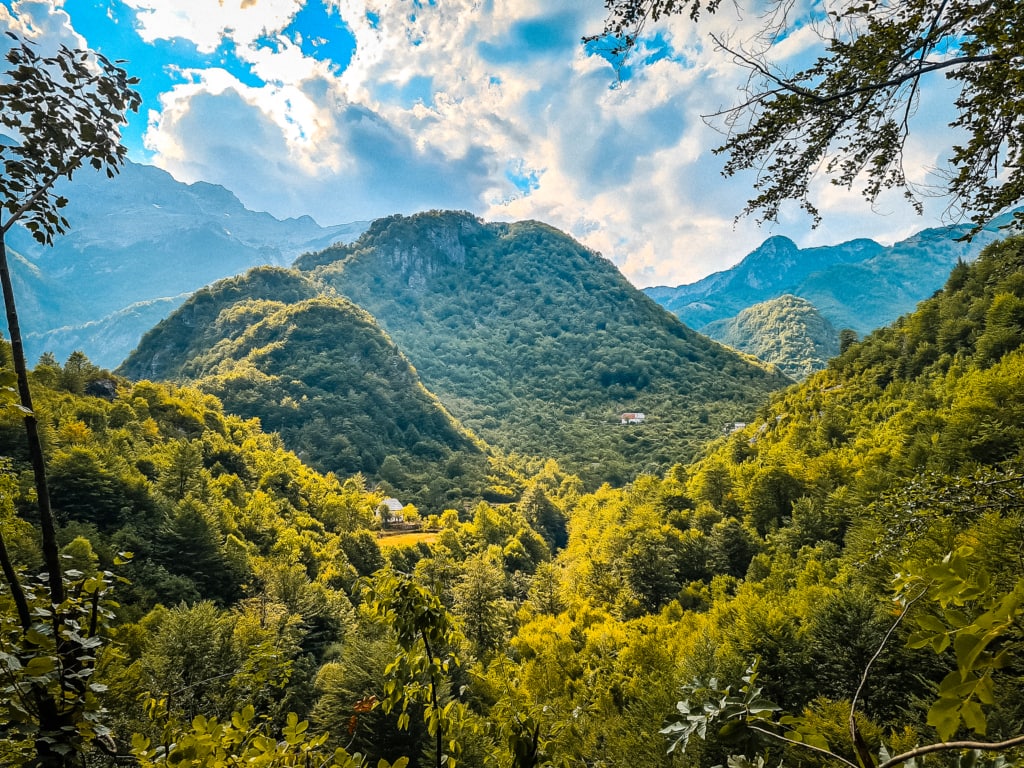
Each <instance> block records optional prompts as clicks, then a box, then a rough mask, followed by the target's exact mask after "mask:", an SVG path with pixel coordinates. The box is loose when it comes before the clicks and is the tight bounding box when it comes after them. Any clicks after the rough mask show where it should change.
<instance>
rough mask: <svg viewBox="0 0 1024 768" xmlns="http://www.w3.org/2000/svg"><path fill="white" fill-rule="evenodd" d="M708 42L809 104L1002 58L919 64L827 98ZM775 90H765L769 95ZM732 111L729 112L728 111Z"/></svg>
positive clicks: (721, 43) (717, 39)
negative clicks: (894, 74)
mask: <svg viewBox="0 0 1024 768" xmlns="http://www.w3.org/2000/svg"><path fill="white" fill-rule="evenodd" d="M711 39H712V40H713V41H714V43H715V45H717V46H718V47H719V48H721V49H722V50H723V51H725V52H726V53H728V54H729V55H730V56H732V57H733V58H735V59H737V60H738V61H739V62H740V64H741V65H743V66H746V67H749V68H750V69H753V70H754V71H756V72H759V73H760V74H761V75H762V76H763V77H765V78H766V79H768V80H770V81H771V82H773V83H775V84H776V85H778V86H779V88H780V89H781V90H784V91H788V92H790V93H794V94H796V95H798V96H803V97H804V98H806V99H808V100H810V101H813V102H814V103H815V104H819V105H821V104H829V103H831V102H834V101H841V100H843V99H846V98H849V97H850V96H856V95H857V94H859V93H870V92H873V91H881V90H884V89H886V88H892V87H894V86H898V85H903V84H904V83H906V82H908V81H910V80H917V79H918V78H920V77H921V76H922V75H926V74H929V73H931V72H937V71H941V70H943V69H949V68H950V67H958V66H960V65H962V64H978V63H982V62H986V61H1001V60H1002V57H1000V56H997V55H995V54H985V55H978V56H959V57H957V58H953V59H946V60H945V61H932V62H925V61H921V62H920V63H919V65H918V66H916V67H914V68H913V69H912V70H909V71H907V72H904V73H902V74H900V75H897V76H895V77H892V78H890V79H888V80H885V81H883V82H880V83H868V84H866V85H859V86H856V87H854V88H846V89H843V90H841V91H839V92H837V93H833V94H829V95H827V96H820V95H819V94H817V93H816V92H815V91H813V90H811V89H809V88H805V87H803V86H802V85H798V84H797V83H796V82H794V81H793V80H789V79H786V78H784V77H781V76H779V75H777V74H775V73H774V72H772V71H771V70H770V69H769V68H768V67H767V66H766V65H765V64H763V63H762V62H760V61H757V60H756V59H754V58H753V57H752V56H751V55H749V54H746V53H744V52H743V51H740V50H735V49H733V48H730V47H729V46H728V45H727V44H726V43H725V42H724V40H723V39H722V38H720V37H718V36H717V35H711ZM772 92H776V91H769V93H772ZM759 100H760V95H758V96H756V97H754V98H752V99H750V101H749V102H748V103H750V102H753V101H759ZM730 111H732V110H730Z"/></svg>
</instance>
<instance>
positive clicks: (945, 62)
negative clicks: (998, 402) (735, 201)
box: [588, 0, 1024, 231]
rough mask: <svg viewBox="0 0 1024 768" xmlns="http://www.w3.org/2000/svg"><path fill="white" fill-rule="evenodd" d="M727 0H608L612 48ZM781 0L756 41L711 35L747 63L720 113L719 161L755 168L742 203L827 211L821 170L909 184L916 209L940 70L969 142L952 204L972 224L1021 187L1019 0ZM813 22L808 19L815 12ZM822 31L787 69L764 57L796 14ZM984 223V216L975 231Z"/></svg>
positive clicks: (836, 177)
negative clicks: (908, 155) (799, 6)
mask: <svg viewBox="0 0 1024 768" xmlns="http://www.w3.org/2000/svg"><path fill="white" fill-rule="evenodd" d="M719 2H720V0H606V2H605V5H606V7H607V8H608V11H609V15H608V18H607V21H606V24H605V29H604V33H603V34H602V35H598V36H596V37H595V38H588V40H593V39H597V38H609V37H610V38H611V39H612V40H614V41H615V52H616V53H617V54H620V55H621V54H623V53H625V52H627V51H628V50H629V49H630V48H632V47H633V46H635V45H636V44H637V42H638V40H639V38H640V35H641V33H642V32H643V29H644V27H645V25H646V24H647V23H648V22H656V21H658V20H659V19H661V18H662V17H665V16H670V15H673V14H682V13H688V14H689V16H690V17H691V19H693V20H695V21H696V20H697V19H698V18H699V17H700V15H701V14H702V13H705V12H706V13H714V12H715V11H716V10H717V8H718V5H719ZM770 5H771V6H773V10H774V11H775V12H774V13H767V14H766V15H765V18H767V19H770V20H771V21H768V22H766V23H765V25H764V26H763V28H762V29H761V30H760V32H759V34H758V35H757V38H756V39H755V40H754V41H751V42H742V41H740V42H734V41H732V40H730V39H728V38H724V37H716V38H714V40H715V43H716V44H717V45H718V46H719V47H720V48H721V49H723V50H724V51H726V52H727V53H729V54H731V55H732V56H733V58H734V60H735V61H736V62H737V63H738V64H739V65H740V66H741V67H743V68H745V69H746V70H747V71H748V72H749V75H750V77H749V79H748V81H747V86H746V89H745V92H744V94H743V96H742V97H741V100H740V102H739V103H738V104H737V105H736V106H734V107H732V108H730V109H727V110H725V111H724V112H722V113H720V114H718V115H715V116H712V117H713V118H718V119H721V120H722V122H723V124H724V127H725V129H726V133H727V139H726V142H725V144H724V145H723V146H722V147H719V148H718V149H717V150H716V152H725V153H727V154H728V156H729V157H728V160H727V161H726V163H725V169H724V173H725V175H726V176H731V175H733V174H735V173H737V172H739V171H745V170H753V171H755V172H756V173H757V179H756V181H755V183H754V188H755V190H756V193H757V194H756V195H755V196H754V197H753V198H752V199H751V200H749V201H748V202H747V205H746V207H745V209H744V211H743V214H744V215H746V214H751V213H756V212H759V219H760V220H775V219H776V218H777V217H778V214H779V210H780V206H781V205H782V204H783V202H785V201H787V200H796V201H798V202H799V204H800V206H801V207H802V208H803V209H804V210H806V211H807V212H808V213H809V214H811V215H812V216H813V217H814V220H815V223H818V221H820V215H819V213H818V210H817V208H816V207H815V205H814V204H813V203H812V202H811V200H810V199H809V194H808V193H809V184H810V182H811V180H812V179H813V178H814V176H815V175H816V174H817V173H818V171H819V169H823V170H824V172H825V174H826V175H827V176H829V177H830V178H831V180H832V182H833V183H834V184H837V185H840V186H845V187H848V188H850V187H852V186H853V185H854V184H855V183H856V182H858V181H859V180H862V181H863V182H864V187H863V194H864V196H865V197H866V198H867V199H868V200H870V201H874V200H875V199H876V198H877V197H878V196H879V195H880V194H881V193H882V192H883V191H884V190H886V189H890V188H894V189H902V190H903V192H904V195H905V197H906V198H907V199H908V200H910V201H911V202H912V203H913V204H914V206H915V207H916V208H917V210H918V211H920V210H921V202H920V190H916V189H914V187H913V185H912V184H911V183H910V182H908V179H907V177H906V173H905V168H904V146H905V143H906V141H907V138H908V136H909V135H910V130H911V118H912V116H913V113H914V110H915V108H916V106H917V104H918V100H919V96H920V93H921V90H922V88H923V86H924V85H925V82H926V80H928V79H929V78H930V77H933V76H937V75H940V74H941V75H944V76H945V78H946V79H947V80H948V81H950V82H951V83H953V84H955V85H956V86H957V87H958V88H959V93H958V95H957V96H956V97H955V98H954V99H953V106H954V107H955V109H956V113H957V114H956V117H955V119H954V120H953V121H952V122H951V123H950V125H951V127H953V128H957V129H962V130H963V132H964V133H965V134H966V135H967V141H965V142H963V143H962V144H957V145H956V146H954V147H953V148H952V156H951V159H950V168H949V170H948V171H947V174H946V175H947V178H946V179H945V183H946V186H947V191H948V193H949V194H950V196H951V198H952V200H951V208H952V209H959V212H961V213H964V214H970V218H971V219H972V220H973V222H974V223H975V226H976V228H980V227H981V226H982V225H984V224H985V223H986V222H987V221H988V220H989V219H991V218H992V217H993V216H994V215H996V214H998V213H1000V212H1001V211H1003V210H1005V209H1006V208H1008V207H1010V206H1012V205H1014V204H1016V203H1017V202H1019V201H1020V200H1021V199H1022V198H1024V167H1022V162H1021V161H1022V159H1024V158H1022V154H1024V110H1022V109H1021V107H1020V103H1021V102H1020V96H1021V93H1022V92H1024V61H1022V59H1021V57H1020V46H1021V38H1022V34H1024V33H1022V32H1021V30H1024V3H1022V2H1020V0H993V2H989V3H978V2H975V1H974V0H866V1H865V2H859V3H848V2H845V1H844V0H830V1H829V2H826V3H823V4H822V5H821V6H816V8H818V9H819V11H818V13H817V14H816V15H815V16H814V17H813V18H811V19H807V18H805V17H801V18H799V19H797V18H796V14H793V13H791V11H793V6H795V3H792V2H790V1H789V0H777V2H773V3H770ZM807 22H810V23H809V24H808V23H807ZM798 24H799V25H800V28H802V29H814V30H816V31H817V34H818V36H819V37H820V39H821V43H822V45H823V47H824V53H823V54H822V55H821V56H820V57H819V58H818V59H817V60H816V61H815V62H814V63H813V64H812V65H811V66H809V67H807V68H806V69H803V70H801V71H798V72H795V73H794V72H788V71H786V70H785V69H783V68H782V67H781V66H778V65H776V64H775V63H773V62H772V61H771V59H770V58H769V54H770V50H771V46H772V44H773V43H774V42H776V41H778V40H781V39H782V38H784V37H785V36H786V35H787V34H789V33H790V32H793V31H794V30H795V29H796V28H797V25H798ZM975 231H977V229H976V230H975Z"/></svg>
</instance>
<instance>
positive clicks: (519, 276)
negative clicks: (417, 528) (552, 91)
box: [296, 212, 788, 482]
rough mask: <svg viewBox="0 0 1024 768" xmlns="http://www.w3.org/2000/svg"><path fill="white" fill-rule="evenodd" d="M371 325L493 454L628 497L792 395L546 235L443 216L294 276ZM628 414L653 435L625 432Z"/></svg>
mask: <svg viewBox="0 0 1024 768" xmlns="http://www.w3.org/2000/svg"><path fill="white" fill-rule="evenodd" d="M296 267H297V268H299V269H303V270H309V271H311V272H312V273H313V274H315V275H316V276H317V277H318V278H319V279H321V280H322V281H324V282H325V283H326V284H328V285H331V286H333V287H334V288H335V289H337V291H338V292H339V293H341V294H343V295H345V296H347V297H349V298H350V299H352V300H353V301H354V302H355V303H356V304H358V305H359V306H361V307H364V308H365V309H367V310H368V311H369V312H370V313H371V314H373V316H374V317H376V318H377V320H378V321H379V322H380V323H381V325H382V326H383V327H384V328H385V329H386V330H387V332H388V333H389V334H390V336H391V337H392V338H393V339H394V340H395V341H396V343H397V344H398V345H399V347H400V348H401V349H402V351H403V352H404V353H405V354H406V355H407V356H408V357H409V359H410V360H411V361H412V363H413V364H414V365H415V366H416V369H417V371H418V372H419V374H420V376H421V377H422V378H423V381H424V383H425V384H426V386H427V387H428V388H429V389H430V390H431V391H433V392H435V393H437V395H438V396H439V397H440V398H441V400H442V401H443V402H444V403H445V404H446V405H447V406H448V407H449V408H450V409H451V411H452V412H453V413H454V414H455V416H456V417H458V418H459V419H460V420H462V421H463V422H464V423H465V424H466V425H467V426H469V427H470V428H472V429H473V430H474V431H475V432H476V433H477V434H479V435H480V436H481V437H483V438H484V439H485V440H487V441H488V442H489V443H491V444H492V445H496V446H498V447H501V448H504V449H505V450H509V451H515V452H519V453H524V454H527V455H539V456H553V457H556V458H558V459H559V460H562V461H565V462H566V463H567V464H568V465H569V466H570V467H571V468H572V469H573V470H574V471H578V472H580V473H581V474H582V475H583V476H584V477H585V478H588V479H590V480H593V481H605V480H607V481H612V482H622V481H625V480H628V479H631V478H632V477H634V476H635V475H636V474H637V472H639V471H654V470H658V469H661V468H664V467H666V466H668V465H671V464H673V463H675V462H679V461H683V460H685V459H687V458H688V457H689V456H690V455H691V452H692V451H693V450H694V449H695V448H696V447H697V446H699V445H701V444H702V443H703V441H704V440H706V439H707V438H708V437H710V436H712V435H715V434H719V433H720V432H721V429H722V426H723V424H724V423H726V422H730V421H733V420H744V419H746V418H748V417H749V416H751V415H752V413H753V412H754V410H755V409H756V408H757V406H758V405H759V404H760V403H762V402H764V400H765V398H766V396H767V394H768V392H770V391H771V390H773V389H776V388H778V387H780V386H784V385H785V384H786V383H788V380H787V379H786V378H784V377H783V376H782V375H780V374H779V373H778V372H776V371H775V370H769V369H767V368H766V367H762V366H759V365H757V364H755V363H754V362H752V361H751V359H749V358H744V357H741V356H740V355H738V354H736V353H734V352H732V351H730V350H727V349H725V348H724V347H722V346H720V345H718V344H715V343H714V342H712V341H710V340H708V339H707V338H706V337H704V336H701V335H699V334H696V333H694V332H693V331H691V330H690V329H688V328H687V327H685V326H684V325H682V324H681V323H680V322H678V320H677V319H676V318H675V317H673V316H672V315H671V314H669V313H668V312H666V311H665V310H663V309H662V308H661V307H659V306H658V305H657V304H656V303H654V302H653V301H651V300H650V299H649V298H647V297H646V296H644V294H643V293H642V292H640V291H639V290H637V289H636V288H634V287H633V286H632V285H630V284H629V282H627V281H626V279H625V278H624V277H623V276H622V275H621V274H620V273H619V271H618V270H617V269H616V268H615V266H614V265H613V264H612V263H611V262H609V261H608V260H606V259H604V258H602V257H600V256H599V255H598V254H596V253H594V252H592V251H590V250H588V249H587V248H584V247H583V246H582V245H580V244H579V243H577V242H576V241H574V240H573V239H571V238H570V237H569V236H568V235H566V234H564V233H562V232H559V231H558V230H556V229H553V228H552V227H549V226H547V225H544V224H540V223H537V222H530V221H527V222H519V223H515V224H489V223H484V222H483V221H481V220H479V219H477V218H475V217H474V216H472V215H470V214H466V213H441V212H433V213H428V214H420V215H417V216H412V217H402V216H393V217H390V218H387V219H381V220H378V221H376V222H374V223H373V224H372V225H371V226H370V228H369V230H368V231H367V232H366V233H365V234H364V235H363V236H362V237H360V238H359V240H357V241H356V242H354V243H352V244H351V245H343V246H335V247H332V248H330V249H328V250H326V251H323V252H321V253H317V254H309V255H307V256H304V257H302V258H300V259H299V260H298V261H297V262H296ZM624 412H629V413H633V412H641V413H643V414H644V422H643V423H642V424H636V425H629V426H623V425H622V424H620V421H621V420H622V419H621V416H622V414H623V413H624Z"/></svg>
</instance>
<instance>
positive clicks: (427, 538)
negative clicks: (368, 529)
mask: <svg viewBox="0 0 1024 768" xmlns="http://www.w3.org/2000/svg"><path fill="white" fill-rule="evenodd" d="M436 540H437V533H424V532H422V531H412V532H410V533H396V534H394V535H391V536H389V535H388V534H384V536H382V537H381V538H380V539H378V540H377V543H378V544H380V545H381V546H382V547H412V546H415V545H416V544H419V543H420V542H421V541H422V542H423V543H424V544H433V543H434V542H435V541H436Z"/></svg>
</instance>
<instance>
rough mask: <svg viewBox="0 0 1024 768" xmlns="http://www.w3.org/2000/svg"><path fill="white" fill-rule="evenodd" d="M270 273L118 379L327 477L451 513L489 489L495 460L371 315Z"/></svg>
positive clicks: (184, 324)
mask: <svg viewBox="0 0 1024 768" xmlns="http://www.w3.org/2000/svg"><path fill="white" fill-rule="evenodd" d="M332 294H333V292H332V291H331V290H329V289H324V288H323V287H322V286H320V285H319V284H317V283H316V282H315V281H313V280H310V279H309V278H308V277H306V276H304V275H302V274H300V273H298V272H294V271H289V270H284V269H276V268H270V267H264V268H260V269H255V270H252V271H250V272H249V273H247V274H246V275H244V276H240V277H237V278H232V279H230V280H224V281H221V282H219V283H215V284H214V285H213V286H210V287H209V288H206V289H203V290H202V291H199V292H197V293H196V294H195V295H194V296H193V297H192V298H191V299H189V301H188V302H186V303H185V304H184V305H183V306H182V307H181V308H180V309H179V310H177V311H176V312H175V313H174V314H172V315H171V316H170V317H169V318H167V319H166V320H164V321H163V322H162V323H161V324H159V325H158V326H157V327H156V328H154V329H153V330H152V331H150V332H149V333H148V334H147V336H146V337H145V338H144V339H143V341H142V343H141V344H140V345H139V347H138V348H137V349H136V350H135V352H133V353H132V355H130V356H129V358H128V359H127V360H126V361H125V363H124V364H123V366H122V367H121V368H120V369H119V370H120V371H121V372H122V373H124V374H125V375H128V376H131V377H133V378H155V379H173V380H187V381H189V382H191V383H193V384H194V385H195V386H197V387H199V388H200V389H202V390H203V391H205V392H209V393H212V394H214V395H216V396H217V397H218V398H219V399H220V400H221V401H222V402H223V403H224V407H225V408H226V409H227V410H228V411H229V412H231V413H235V414H238V415H241V416H243V417H246V418H253V417H259V419H260V422H261V424H262V425H263V428H264V429H266V430H267V431H274V432H277V433H279V434H280V435H281V437H282V438H283V440H284V442H285V445H287V446H288V447H289V448H290V449H292V450H293V451H295V452H296V453H298V454H299V455H300V456H302V457H303V460H304V461H306V462H307V463H308V464H310V466H313V467H315V468H317V469H319V470H320V471H324V472H327V471H332V472H336V473H338V474H340V475H343V476H347V475H352V474H355V473H357V472H363V473H365V474H366V475H367V477H368V478H370V479H372V480H374V481H386V482H387V484H388V488H389V489H390V490H391V491H392V492H393V493H394V494H396V495H397V496H399V497H400V499H401V500H402V501H408V502H411V503H414V504H416V505H418V506H422V507H425V508H429V509H430V510H431V511H434V512H441V511H443V510H444V509H445V507H446V506H449V505H450V506H459V505H460V503H461V502H462V501H463V500H464V499H472V498H482V497H483V496H484V495H485V491H486V488H487V483H486V479H485V478H486V475H487V474H488V471H489V468H488V460H487V456H486V455H485V454H486V448H485V446H483V444H481V443H480V442H479V441H478V440H475V439H474V438H473V437H472V436H471V435H470V434H468V433H467V432H466V430H465V429H464V428H463V427H462V426H461V425H459V424H458V423H457V422H456V421H455V420H454V419H453V418H452V417H451V416H450V415H449V414H448V413H447V411H446V410H445V409H444V407H443V406H442V405H441V403H439V402H438V400H437V398H435V397H434V396H433V395H432V394H430V393H429V392H427V391H426V390H425V389H424V388H423V385H422V384H421V383H420V381H419V378H418V377H417V375H416V372H415V371H414V370H413V369H412V367H411V366H410V365H409V363H408V361H407V360H406V359H405V357H404V356H403V355H402V353H401V352H400V351H399V350H398V349H397V348H396V347H395V346H394V344H392V343H391V341H390V339H388V338H387V337H386V336H385V335H384V334H383V332H381V330H380V328H379V327H378V326H377V324H376V323H375V322H374V320H373V318H372V317H370V316H369V315H368V314H366V312H364V311H362V310H360V309H358V308H357V307H354V306H353V305H352V304H351V303H350V302H349V301H347V300H346V299H343V298H340V297H338V296H336V295H332Z"/></svg>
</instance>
